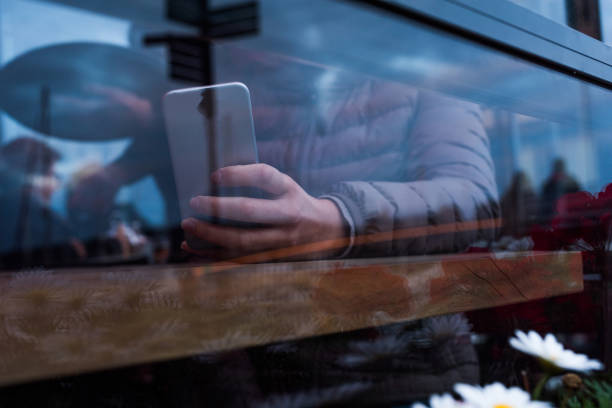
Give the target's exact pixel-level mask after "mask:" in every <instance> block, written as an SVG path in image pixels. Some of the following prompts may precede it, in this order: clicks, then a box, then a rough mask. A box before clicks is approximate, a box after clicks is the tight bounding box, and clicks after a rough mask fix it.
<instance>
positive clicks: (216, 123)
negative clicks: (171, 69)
mask: <svg viewBox="0 0 612 408" xmlns="http://www.w3.org/2000/svg"><path fill="white" fill-rule="evenodd" d="M164 116H165V121H166V131H167V136H168V142H169V145H170V153H171V157H172V166H173V170H174V178H175V183H176V187H177V193H178V199H179V205H180V209H181V217H182V218H186V217H192V216H198V214H195V213H194V211H193V210H192V209H191V207H190V206H189V200H190V199H191V198H192V197H195V196H197V195H224V192H223V191H219V190H217V189H216V187H215V186H213V185H211V183H210V175H211V173H212V172H213V171H215V170H216V169H218V168H221V167H226V166H231V165H237V164H251V163H257V161H258V160H257V149H256V145H255V131H254V127H253V115H252V111H251V101H250V96H249V91H248V88H247V87H246V86H245V85H244V84H241V83H229V84H221V85H214V86H208V87H200V88H188V89H181V90H176V91H171V92H169V93H167V94H166V95H165V97H164Z"/></svg>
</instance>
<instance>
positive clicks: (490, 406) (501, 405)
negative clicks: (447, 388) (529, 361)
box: [455, 383, 551, 408]
mask: <svg viewBox="0 0 612 408" xmlns="http://www.w3.org/2000/svg"><path fill="white" fill-rule="evenodd" d="M455 392H457V394H459V395H460V396H461V398H463V401H464V402H465V403H466V405H467V406H468V407H471V408H549V407H551V405H550V404H549V403H547V402H542V401H531V398H530V396H529V394H528V393H526V392H525V391H523V390H521V389H520V388H518V387H512V388H506V387H505V386H504V385H503V384H501V383H494V384H490V385H487V386H485V387H479V386H474V385H468V384H455Z"/></svg>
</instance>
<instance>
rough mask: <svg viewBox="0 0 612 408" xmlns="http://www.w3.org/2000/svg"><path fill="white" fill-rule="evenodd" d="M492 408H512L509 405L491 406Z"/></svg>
mask: <svg viewBox="0 0 612 408" xmlns="http://www.w3.org/2000/svg"><path fill="white" fill-rule="evenodd" d="M493 408H512V407H511V406H510V405H506V404H497V405H495V406H493Z"/></svg>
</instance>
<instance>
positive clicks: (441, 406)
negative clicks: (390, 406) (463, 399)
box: [412, 394, 469, 408]
mask: <svg viewBox="0 0 612 408" xmlns="http://www.w3.org/2000/svg"><path fill="white" fill-rule="evenodd" d="M457 407H464V408H469V407H468V406H467V405H464V404H462V403H460V402H458V401H455V399H454V398H453V397H451V395H450V394H444V395H432V396H431V398H429V407H427V405H423V404H421V403H420V402H419V403H416V404H413V405H412V408H457Z"/></svg>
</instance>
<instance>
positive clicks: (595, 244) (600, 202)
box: [531, 183, 612, 250]
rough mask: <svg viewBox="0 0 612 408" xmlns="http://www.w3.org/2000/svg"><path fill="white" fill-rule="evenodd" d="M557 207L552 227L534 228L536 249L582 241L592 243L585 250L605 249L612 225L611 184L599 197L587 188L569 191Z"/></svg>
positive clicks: (532, 234) (533, 236) (553, 247)
mask: <svg viewBox="0 0 612 408" xmlns="http://www.w3.org/2000/svg"><path fill="white" fill-rule="evenodd" d="M555 209H556V215H555V216H554V218H553V219H552V221H551V228H550V229H548V230H544V229H542V228H539V227H537V228H534V229H533V230H532V232H531V237H532V239H533V241H534V248H535V249H538V250H553V249H560V248H563V247H566V246H569V245H572V244H577V243H579V242H580V240H582V241H584V242H586V243H587V244H588V245H589V246H590V248H589V247H588V246H586V245H585V247H586V248H584V249H589V250H590V249H594V250H603V249H605V248H606V246H607V243H608V240H609V235H610V234H609V233H610V232H611V231H610V228H611V227H612V183H611V184H608V185H607V186H606V187H605V188H604V189H603V190H602V191H601V192H600V193H599V194H597V196H594V195H592V194H590V193H588V192H586V191H580V192H578V193H571V194H566V195H564V196H562V197H561V198H559V200H558V201H557V203H556V206H555Z"/></svg>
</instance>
